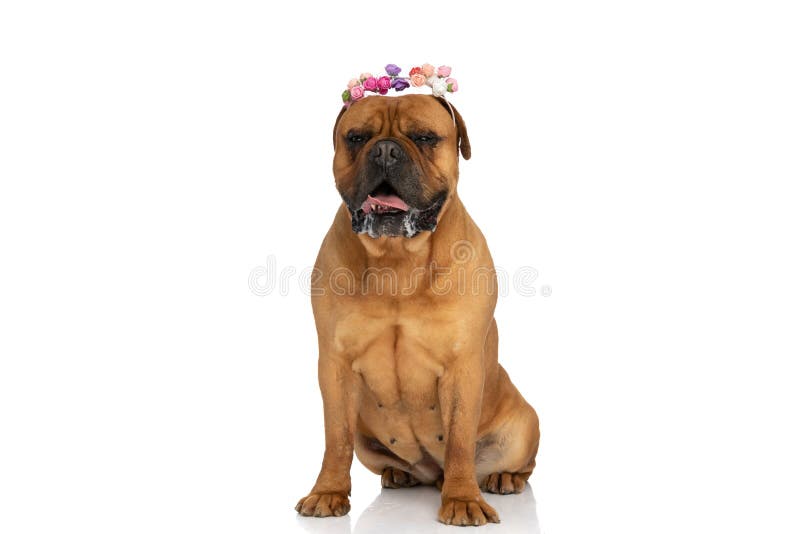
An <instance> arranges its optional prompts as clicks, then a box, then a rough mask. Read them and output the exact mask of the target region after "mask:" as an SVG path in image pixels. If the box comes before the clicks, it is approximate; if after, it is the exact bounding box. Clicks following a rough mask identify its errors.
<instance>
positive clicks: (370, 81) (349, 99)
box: [342, 63, 458, 106]
mask: <svg viewBox="0 0 800 534" xmlns="http://www.w3.org/2000/svg"><path fill="white" fill-rule="evenodd" d="M402 70H403V69H401V68H400V67H398V66H397V65H395V64H394V63H389V64H388V65H386V74H387V75H386V76H378V77H376V76H373V75H372V74H370V73H368V72H365V73H362V74H361V76H359V77H358V78H353V79H352V80H350V81H349V82H348V83H347V89H345V90H344V92H343V93H342V102H344V105H345V106H349V105H350V104H352V103H353V102H356V101H357V100H361V99H362V98H364V97H365V96H367V92H371V93H378V94H381V95H385V94H386V93H388V92H389V89H394V90H395V91H397V92H398V93H399V92H400V91H404V90H406V89H408V88H409V87H423V86H428V87H430V88H431V91H432V93H433V96H442V97H443V96H445V95H446V94H447V93H455V92H456V91H458V81H456V79H455V78H451V77H450V71H451V70H452V69H451V68H450V67H448V66H447V65H442V66H441V67H439V68H436V67H434V66H433V65H431V64H430V63H425V64H424V65H422V66H421V67H414V68H412V69H411V70H410V71H409V73H408V76H400V72H401V71H402Z"/></svg>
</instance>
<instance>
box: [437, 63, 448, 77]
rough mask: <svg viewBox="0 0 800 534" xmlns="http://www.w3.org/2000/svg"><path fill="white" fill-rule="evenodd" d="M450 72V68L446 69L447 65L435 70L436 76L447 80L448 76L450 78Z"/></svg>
mask: <svg viewBox="0 0 800 534" xmlns="http://www.w3.org/2000/svg"><path fill="white" fill-rule="evenodd" d="M451 70H452V69H451V68H450V67H448V66H447V65H442V66H441V67H439V68H438V69H436V74H438V75H439V76H441V77H442V78H447V77H448V76H450V71H451Z"/></svg>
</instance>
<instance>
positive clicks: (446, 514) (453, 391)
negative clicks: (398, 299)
mask: <svg viewBox="0 0 800 534" xmlns="http://www.w3.org/2000/svg"><path fill="white" fill-rule="evenodd" d="M481 354H482V352H481V351H480V349H478V350H477V351H475V352H473V353H472V354H471V355H464V356H462V357H459V358H457V359H456V360H455V361H454V362H453V364H451V365H450V366H449V367H448V369H447V370H446V371H445V372H444V374H443V375H442V376H441V377H440V378H439V404H440V406H441V408H442V423H443V425H444V430H445V453H444V483H443V484H442V506H441V508H439V521H441V522H442V523H445V524H447V525H475V526H477V525H485V524H486V522H487V521H490V522H492V523H499V522H500V518H499V517H498V515H497V512H496V511H495V510H494V508H492V507H491V506H489V505H488V504H487V503H486V501H484V500H483V497H482V496H481V491H480V489H479V488H478V483H477V481H476V478H475V443H476V441H477V433H478V422H479V419H480V410H481V403H482V399H483V380H484V376H483V366H482V363H481V359H480V355H481Z"/></svg>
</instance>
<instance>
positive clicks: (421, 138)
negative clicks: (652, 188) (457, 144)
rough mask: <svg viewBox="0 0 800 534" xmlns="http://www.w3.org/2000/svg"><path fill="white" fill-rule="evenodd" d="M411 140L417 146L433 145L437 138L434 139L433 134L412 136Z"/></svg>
mask: <svg viewBox="0 0 800 534" xmlns="http://www.w3.org/2000/svg"><path fill="white" fill-rule="evenodd" d="M411 140H412V141H414V142H415V143H416V144H418V145H434V144H436V142H437V141H439V138H438V137H436V136H435V135H434V134H428V133H425V134H414V135H412V136H411Z"/></svg>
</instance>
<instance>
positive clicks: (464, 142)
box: [340, 97, 472, 159]
mask: <svg viewBox="0 0 800 534" xmlns="http://www.w3.org/2000/svg"><path fill="white" fill-rule="evenodd" d="M437 100H438V101H439V103H440V104H442V106H444V109H446V110H447V113H449V114H450V116H451V117H453V122H455V123H456V130H457V131H458V148H459V149H460V150H461V155H462V156H464V159H469V158H470V157H472V147H470V145H469V136H468V135H467V125H466V124H465V123H464V119H463V118H462V117H461V113H459V112H458V110H457V109H456V107H455V106H454V105H453V104H451V103H450V102H448V101H447V100H445V99H444V98H441V97H438V98H437ZM340 116H341V115H340Z"/></svg>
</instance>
